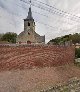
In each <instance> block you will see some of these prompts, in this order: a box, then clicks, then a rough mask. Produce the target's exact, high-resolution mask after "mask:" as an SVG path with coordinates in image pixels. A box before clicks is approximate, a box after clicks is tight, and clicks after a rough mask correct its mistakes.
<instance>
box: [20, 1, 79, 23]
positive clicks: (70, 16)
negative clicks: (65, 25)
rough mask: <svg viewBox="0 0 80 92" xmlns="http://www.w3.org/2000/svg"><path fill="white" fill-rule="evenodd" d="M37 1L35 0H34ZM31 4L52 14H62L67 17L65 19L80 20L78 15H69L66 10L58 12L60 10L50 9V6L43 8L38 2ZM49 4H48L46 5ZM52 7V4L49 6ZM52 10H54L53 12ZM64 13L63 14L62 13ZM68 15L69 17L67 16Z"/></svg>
mask: <svg viewBox="0 0 80 92" xmlns="http://www.w3.org/2000/svg"><path fill="white" fill-rule="evenodd" d="M20 1H23V2H24V3H27V4H29V2H28V1H24V0H20ZM36 1H37V0H36ZM31 5H33V6H35V7H37V8H40V9H43V10H46V11H48V12H50V13H52V14H57V15H59V16H63V17H64V18H67V19H70V20H72V21H76V22H80V21H79V19H80V18H79V17H74V16H76V15H72V14H70V15H69V13H66V12H64V11H62V12H60V11H61V10H60V11H56V10H52V9H50V8H47V7H46V8H45V7H44V6H41V5H40V4H38V3H35V4H34V3H31ZM48 6H49V5H48ZM51 7H52V6H51ZM53 11H54V12H53ZM63 13H64V14H63ZM68 17H69V18H68ZM76 18H79V19H78V20H76Z"/></svg>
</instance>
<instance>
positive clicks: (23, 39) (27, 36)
mask: <svg viewBox="0 0 80 92" xmlns="http://www.w3.org/2000/svg"><path fill="white" fill-rule="evenodd" d="M16 42H17V43H18V44H45V36H40V35H39V34H38V33H36V32H35V21H34V19H33V17H32V11H31V7H30V8H29V12H28V16H27V18H26V19H24V31H22V32H21V33H20V34H19V35H18V37H17V39H16Z"/></svg>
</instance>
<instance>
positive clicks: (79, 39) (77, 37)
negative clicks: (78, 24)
mask: <svg viewBox="0 0 80 92" xmlns="http://www.w3.org/2000/svg"><path fill="white" fill-rule="evenodd" d="M66 41H72V43H73V44H76V43H80V33H75V34H73V35H72V34H69V35H65V36H61V37H57V38H55V39H52V40H50V41H49V42H52V43H54V44H60V43H64V42H66Z"/></svg>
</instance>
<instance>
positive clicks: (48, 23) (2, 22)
mask: <svg viewBox="0 0 80 92" xmlns="http://www.w3.org/2000/svg"><path fill="white" fill-rule="evenodd" d="M25 1H28V0H25ZM38 1H40V2H43V3H45V4H48V5H50V6H53V7H55V8H57V9H59V10H62V11H64V12H67V13H66V14H65V16H62V15H61V14H60V11H58V10H56V9H54V8H51V7H48V6H46V5H43V4H41V3H39V2H38ZM38 1H37V0H32V3H34V4H35V5H36V3H38V4H40V5H41V6H42V7H46V9H51V11H50V12H48V11H46V10H43V9H41V8H38V7H34V6H32V11H33V12H32V13H33V18H34V20H35V22H36V30H35V31H36V32H37V33H39V34H40V35H45V36H46V42H48V41H49V40H51V39H52V38H55V37H57V36H62V35H65V34H72V33H76V32H78V33H79V32H80V30H79V29H80V18H78V17H80V0H38ZM28 8H29V4H27V3H24V2H22V1H20V0H0V33H5V32H16V33H18V34H19V33H20V32H21V31H23V30H24V21H23V19H25V18H26V17H27V14H28ZM52 11H53V13H52ZM54 11H55V12H56V13H54ZM35 12H36V13H35ZM39 13H40V14H42V15H40V14H39ZM68 13H70V15H68ZM43 15H44V16H43ZM73 15H76V16H78V17H75V16H74V17H73Z"/></svg>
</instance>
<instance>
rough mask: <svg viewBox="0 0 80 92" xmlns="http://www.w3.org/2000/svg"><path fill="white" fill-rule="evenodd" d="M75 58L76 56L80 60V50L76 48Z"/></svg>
mask: <svg viewBox="0 0 80 92" xmlns="http://www.w3.org/2000/svg"><path fill="white" fill-rule="evenodd" d="M75 56H76V58H80V48H76V50H75Z"/></svg>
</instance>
